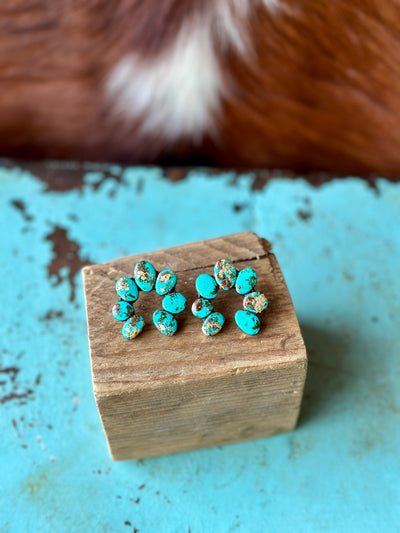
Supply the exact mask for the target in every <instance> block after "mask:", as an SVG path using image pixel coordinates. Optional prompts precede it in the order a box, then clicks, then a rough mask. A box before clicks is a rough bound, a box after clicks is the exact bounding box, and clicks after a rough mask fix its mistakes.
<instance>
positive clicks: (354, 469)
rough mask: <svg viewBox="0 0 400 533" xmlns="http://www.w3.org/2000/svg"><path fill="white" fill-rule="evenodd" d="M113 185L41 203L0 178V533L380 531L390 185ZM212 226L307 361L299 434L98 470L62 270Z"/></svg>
mask: <svg viewBox="0 0 400 533" xmlns="http://www.w3.org/2000/svg"><path fill="white" fill-rule="evenodd" d="M113 172H114V174H115V175H116V176H119V172H120V170H119V169H118V168H117V167H114V168H113ZM119 179H120V183H118V182H117V179H115V178H114V177H113V176H112V174H111V173H107V174H106V175H103V174H102V173H101V172H94V171H93V172H90V173H89V172H88V175H87V178H86V184H85V185H84V186H83V187H82V189H81V190H78V189H76V190H70V191H65V192H57V191H53V192H52V191H46V185H45V183H44V182H43V181H41V180H39V179H37V178H35V177H34V176H32V175H30V174H29V173H27V172H24V171H22V170H19V169H5V168H2V169H1V170H0V183H1V186H0V207H1V209H0V232H1V235H0V237H1V238H0V258H1V273H0V294H1V299H2V305H1V307H0V324H1V339H0V342H1V345H0V346H1V366H2V371H1V373H0V382H1V385H0V394H1V403H0V409H1V418H0V431H1V440H0V458H1V459H0V461H1V464H0V531H2V532H5V531H11V532H20V531H21V532H24V531H29V532H31V531H33V532H37V531H40V532H54V531H57V532H75V531H77V532H85V533H86V532H88V531H98V532H122V533H123V532H127V533H128V532H129V531H131V532H132V531H134V530H135V529H136V530H139V531H140V533H143V532H186V533H187V532H189V531H191V532H192V533H199V532H212V533H214V532H235V533H236V532H246V533H247V532H252V533H254V532H293V531H296V532H321V531H328V532H357V533H358V532H374V531H376V532H381V531H385V532H395V531H398V529H399V523H400V510H399V509H400V506H399V501H400V488H399V477H400V476H399V474H400V472H399V449H400V423H399V422H400V420H399V418H400V417H399V413H400V392H399V391H400V387H399V379H400V375H399V374H400V371H399V370H400V369H399V354H400V339H399V317H400V276H399V271H400V268H399V267H400V231H399V228H400V185H399V184H391V183H389V182H386V181H385V180H378V182H377V186H378V190H377V191H375V190H373V189H371V188H369V187H368V186H367V185H366V183H365V182H363V181H361V180H358V179H347V180H337V181H332V182H330V183H327V184H326V185H324V186H322V187H321V188H319V189H315V188H313V187H311V186H310V185H309V184H307V183H306V182H305V181H302V180H297V181H291V180H287V179H274V180H272V181H271V182H269V183H268V184H267V185H266V186H265V187H264V189H263V190H258V191H253V190H252V189H251V186H252V183H253V178H252V176H250V175H249V176H235V175H233V174H229V173H227V174H225V175H223V176H220V177H209V176H206V175H205V174H203V173H202V172H201V171H198V172H193V173H192V174H190V175H189V177H188V178H187V179H186V180H184V181H181V182H177V183H171V182H169V181H168V180H166V179H165V178H163V176H162V173H161V171H160V170H159V169H156V168H150V169H143V168H137V169H133V168H132V169H128V170H126V171H124V173H123V178H122V179H121V177H120V176H119ZM211 191H212V193H211V194H210V192H211ZM19 202H23V205H22V206H21V204H20V203H19ZM171 202H173V205H174V206H176V208H175V209H174V210H173V211H171V210H170V208H169V206H170V205H171ZM116 205H118V209H116V208H115V206H116ZM204 206H207V209H205V208H204ZM138 221H140V224H141V231H140V232H138V231H132V227H137V223H138ZM216 221H218V224H216V223H215V222H216ZM217 227H218V233H219V234H224V233H232V232H236V231H243V230H249V229H250V230H254V231H256V232H257V233H259V234H260V235H262V236H265V237H267V238H269V239H270V240H271V242H272V243H273V246H274V251H275V253H276V254H277V257H278V260H279V262H280V264H281V267H282V270H283V272H284V274H285V277H286V280H287V283H288V285H289V288H290V291H291V294H292V297H293V300H294V303H295V307H296V310H297V313H298V316H299V319H300V323H301V326H302V329H303V333H304V337H305V341H306V344H307V347H308V352H309V358H310V365H309V377H308V382H307V387H306V393H305V399H304V405H303V410H302V414H301V419H300V424H299V426H298V428H297V429H296V430H295V431H294V432H292V433H290V434H286V435H279V436H275V437H272V438H269V439H262V440H258V441H254V442H246V443H238V444H234V445H230V446H224V447H222V448H212V449H205V450H199V451H193V452H190V453H184V454H177V455H174V456H169V457H168V456H167V457H159V458H153V459H147V460H143V461H130V462H123V463H113V462H112V461H111V459H110V458H109V456H108V452H107V449H106V443H105V440H104V437H103V433H102V429H101V426H100V422H99V418H98V415H97V411H96V407H95V404H94V400H93V396H92V391H91V384H90V368H89V359H88V348H87V338H86V323H85V311H84V302H83V294H82V288H81V281H80V275H79V273H78V272H75V270H76V265H79V263H81V264H84V262H85V261H91V262H103V261H107V260H111V259H113V258H116V257H120V256H123V255H126V254H130V253H140V252H141V251H146V250H153V249H156V248H160V247H166V246H172V245H177V244H180V243H183V242H188V241H193V240H197V239H202V238H208V237H213V236H216V234H217V230H216V228H217ZM57 240H58V241H62V242H64V244H66V245H68V246H69V248H68V249H69V252H68V254H66V253H64V252H62V251H60V249H58V248H57V246H56V245H55V243H56V242H57ZM75 243H76V244H75ZM71 260H74V261H75V263H74V265H75V268H73V269H72V270H71V269H70V268H69V266H68V265H69V263H68V261H71ZM71 264H72V263H71ZM21 280H24V281H23V282H21ZM10 306H12V312H10ZM110 312H111V310H110ZM199 325H200V324H199ZM127 342H128V341H127Z"/></svg>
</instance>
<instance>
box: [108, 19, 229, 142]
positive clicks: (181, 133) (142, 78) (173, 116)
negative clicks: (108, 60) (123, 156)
mask: <svg viewBox="0 0 400 533" xmlns="http://www.w3.org/2000/svg"><path fill="white" fill-rule="evenodd" d="M107 90H108V93H109V95H111V97H112V98H113V99H114V100H115V110H116V111H117V112H120V113H121V114H123V116H124V117H126V118H136V117H140V118H141V129H142V131H143V132H144V133H151V134H162V136H163V137H165V138H166V139H167V140H169V141H175V140H176V139H178V138H180V137H185V136H188V135H189V136H191V137H192V138H193V140H194V141H200V140H201V137H202V135H203V132H204V131H205V130H208V129H209V128H211V127H212V123H213V120H212V117H213V115H214V114H215V113H217V112H218V108H219V100H220V93H221V90H222V79H221V72H220V69H219V66H218V62H217V58H216V56H215V53H214V50H213V46H212V42H211V39H210V33H209V28H207V27H206V26H204V25H202V24H200V23H199V24H197V25H195V26H192V25H191V26H190V27H188V26H184V27H183V28H182V29H181V31H180V33H179V34H178V36H177V38H176V40H175V41H174V43H173V45H172V47H171V48H168V49H167V50H165V51H164V52H163V53H162V54H161V55H159V56H158V57H157V58H155V59H152V60H149V59H146V58H143V57H140V56H138V55H136V54H130V55H128V56H126V57H125V58H123V59H122V61H120V63H119V64H118V65H117V66H116V68H115V69H114V71H113V72H112V74H111V77H110V78H109V80H108V84H107Z"/></svg>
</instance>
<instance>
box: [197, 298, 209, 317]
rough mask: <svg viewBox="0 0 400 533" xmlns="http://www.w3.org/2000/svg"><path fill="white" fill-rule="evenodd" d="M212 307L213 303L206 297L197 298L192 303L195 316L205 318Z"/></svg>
mask: <svg viewBox="0 0 400 533" xmlns="http://www.w3.org/2000/svg"><path fill="white" fill-rule="evenodd" d="M213 309H214V307H213V304H212V303H211V302H210V301H209V300H206V298H197V300H195V301H194V302H193V304H192V313H193V314H194V316H196V317H197V318H206V316H208V315H209V314H210V313H212V310H213Z"/></svg>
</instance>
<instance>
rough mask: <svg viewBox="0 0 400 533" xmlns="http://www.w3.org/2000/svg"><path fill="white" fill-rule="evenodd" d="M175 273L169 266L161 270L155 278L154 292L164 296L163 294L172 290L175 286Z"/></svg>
mask: <svg viewBox="0 0 400 533" xmlns="http://www.w3.org/2000/svg"><path fill="white" fill-rule="evenodd" d="M176 280H177V277H176V274H175V272H173V271H172V270H170V269H169V268H166V269H165V270H161V272H160V273H159V274H158V276H157V280H156V293H157V294H159V295H160V296H164V294H168V293H169V292H171V291H172V289H174V288H175V285H176Z"/></svg>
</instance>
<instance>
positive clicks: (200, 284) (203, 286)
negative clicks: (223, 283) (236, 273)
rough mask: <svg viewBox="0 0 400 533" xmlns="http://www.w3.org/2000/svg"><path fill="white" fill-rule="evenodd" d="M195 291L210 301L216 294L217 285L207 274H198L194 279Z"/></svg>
mask: <svg viewBox="0 0 400 533" xmlns="http://www.w3.org/2000/svg"><path fill="white" fill-rule="evenodd" d="M196 290H197V292H198V293H199V295H200V296H202V297H203V298H207V299H208V300H212V299H213V298H215V297H216V296H217V294H218V285H217V282H216V281H215V279H214V278H213V277H212V276H210V275H209V274H200V276H197V279H196Z"/></svg>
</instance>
